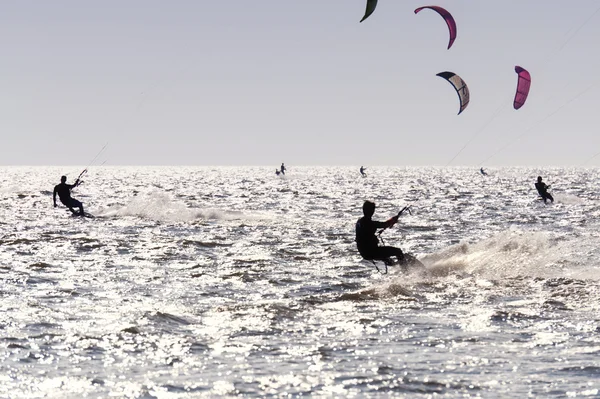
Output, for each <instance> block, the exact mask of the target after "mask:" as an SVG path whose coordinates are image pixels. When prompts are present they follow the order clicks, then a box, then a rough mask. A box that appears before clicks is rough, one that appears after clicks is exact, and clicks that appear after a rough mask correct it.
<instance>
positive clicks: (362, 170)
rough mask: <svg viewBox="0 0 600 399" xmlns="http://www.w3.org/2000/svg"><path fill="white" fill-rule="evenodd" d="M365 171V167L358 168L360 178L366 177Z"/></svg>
mask: <svg viewBox="0 0 600 399" xmlns="http://www.w3.org/2000/svg"><path fill="white" fill-rule="evenodd" d="M365 170H367V168H365V167H362V166H361V167H360V174H361V175H362V177H367V174H366V173H365Z"/></svg>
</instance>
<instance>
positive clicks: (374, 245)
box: [356, 201, 405, 264]
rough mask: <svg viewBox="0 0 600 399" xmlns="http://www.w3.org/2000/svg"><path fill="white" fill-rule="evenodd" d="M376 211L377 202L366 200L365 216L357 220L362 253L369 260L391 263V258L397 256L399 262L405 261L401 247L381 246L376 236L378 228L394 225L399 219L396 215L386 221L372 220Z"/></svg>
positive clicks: (358, 239)
mask: <svg viewBox="0 0 600 399" xmlns="http://www.w3.org/2000/svg"><path fill="white" fill-rule="evenodd" d="M374 213H375V203H373V202H371V201H365V203H364V204H363V214H364V216H363V217H362V218H360V219H358V222H356V247H357V248H358V252H360V255H361V256H362V257H363V258H365V259H367V260H382V261H384V262H386V264H388V263H389V258H391V257H392V256H395V257H396V258H397V259H398V263H399V264H404V263H405V257H404V253H403V252H402V250H401V249H400V248H395V247H388V246H383V247H380V246H379V239H378V238H377V236H375V233H376V232H377V229H380V228H388V227H392V226H393V225H394V224H396V222H397V221H398V216H399V215H396V216H394V217H392V218H390V219H388V220H387V221H385V222H378V221H375V220H372V219H371V218H372V217H373V214H374Z"/></svg>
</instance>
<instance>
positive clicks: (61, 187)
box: [52, 176, 85, 216]
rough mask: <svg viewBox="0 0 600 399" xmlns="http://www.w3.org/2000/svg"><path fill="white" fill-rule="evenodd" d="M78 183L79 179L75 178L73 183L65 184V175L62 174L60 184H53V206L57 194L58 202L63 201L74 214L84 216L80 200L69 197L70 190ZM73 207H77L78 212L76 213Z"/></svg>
mask: <svg viewBox="0 0 600 399" xmlns="http://www.w3.org/2000/svg"><path fill="white" fill-rule="evenodd" d="M79 184H80V181H79V179H77V180H75V184H67V176H62V177H61V178H60V184H57V185H56V186H54V193H53V194H52V200H53V201H54V207H55V208H56V206H57V205H56V194H58V198H60V202H62V203H63V205H65V206H66V207H68V208H69V210H70V211H71V212H73V214H75V215H79V216H85V213H83V204H82V203H81V202H80V201H77V200H76V199H75V198H71V190H72V189H74V188H75V187H77V186H78V185H79ZM73 208H79V213H77V212H76V211H75V210H74V209H73Z"/></svg>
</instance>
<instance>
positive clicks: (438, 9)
mask: <svg viewBox="0 0 600 399" xmlns="http://www.w3.org/2000/svg"><path fill="white" fill-rule="evenodd" d="M373 8H375V7H373ZM425 8H429V9H432V10H434V11H436V12H437V13H438V14H440V15H441V16H442V18H444V21H446V25H448V31H449V33H450V42H449V43H448V49H450V47H452V43H454V40H455V39H456V22H454V18H453V17H452V15H451V14H450V13H449V12H448V11H446V10H445V9H444V8H442V7H438V6H425V7H419V8H417V9H416V10H415V14H418V13H419V11H421V10H423V9H425ZM367 9H368V7H367Z"/></svg>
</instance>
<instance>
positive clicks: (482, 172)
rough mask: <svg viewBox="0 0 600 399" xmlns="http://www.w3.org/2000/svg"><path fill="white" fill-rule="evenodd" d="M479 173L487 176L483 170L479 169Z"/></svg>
mask: <svg viewBox="0 0 600 399" xmlns="http://www.w3.org/2000/svg"><path fill="white" fill-rule="evenodd" d="M479 171H480V172H481V174H482V175H484V176H487V172H486V171H485V170H483V168H481V169H479Z"/></svg>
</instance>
